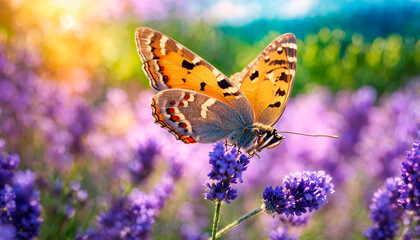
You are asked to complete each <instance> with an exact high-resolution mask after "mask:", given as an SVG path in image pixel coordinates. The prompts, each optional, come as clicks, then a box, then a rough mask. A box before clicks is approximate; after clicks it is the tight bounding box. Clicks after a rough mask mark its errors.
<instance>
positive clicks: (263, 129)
mask: <svg viewBox="0 0 420 240" xmlns="http://www.w3.org/2000/svg"><path fill="white" fill-rule="evenodd" d="M284 139H285V136H282V135H280V134H279V133H277V130H276V129H275V128H273V127H271V126H267V125H262V124H253V125H251V126H247V127H244V128H242V129H238V130H237V131H236V132H234V133H233V134H231V135H230V136H229V140H230V141H231V142H232V143H234V144H235V145H237V147H239V148H241V149H246V151H247V152H248V154H249V155H254V154H255V153H258V152H261V151H262V150H263V149H264V148H274V147H276V146H278V145H279V144H280V143H281V142H282V141H283V140H284Z"/></svg>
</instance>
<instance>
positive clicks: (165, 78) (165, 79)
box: [163, 75, 169, 83]
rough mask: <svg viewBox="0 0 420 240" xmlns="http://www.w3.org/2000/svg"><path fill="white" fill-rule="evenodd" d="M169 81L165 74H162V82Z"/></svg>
mask: <svg viewBox="0 0 420 240" xmlns="http://www.w3.org/2000/svg"><path fill="white" fill-rule="evenodd" d="M168 81H169V77H168V76H166V75H163V82H164V83H167V82H168Z"/></svg>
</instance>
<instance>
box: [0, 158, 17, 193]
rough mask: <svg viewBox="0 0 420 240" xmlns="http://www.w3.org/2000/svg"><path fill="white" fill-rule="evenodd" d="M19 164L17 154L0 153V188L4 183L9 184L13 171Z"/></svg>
mask: <svg viewBox="0 0 420 240" xmlns="http://www.w3.org/2000/svg"><path fill="white" fill-rule="evenodd" d="M19 164H20V158H19V156H18V155H17V154H4V155H3V154H1V153H0V187H1V186H4V184H6V183H11V182H12V179H13V176H14V174H15V170H16V169H17V167H18V166H19Z"/></svg>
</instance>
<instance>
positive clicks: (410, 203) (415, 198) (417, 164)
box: [398, 140, 420, 216]
mask: <svg viewBox="0 0 420 240" xmlns="http://www.w3.org/2000/svg"><path fill="white" fill-rule="evenodd" d="M401 177H402V180H403V181H404V184H402V186H401V188H400V194H401V196H400V199H399V200H398V204H400V205H401V206H402V207H404V209H406V210H411V211H414V212H415V213H416V215H417V216H420V141H419V140H417V141H415V142H414V143H413V148H412V150H411V151H408V152H407V161H405V162H403V163H402V168H401Z"/></svg>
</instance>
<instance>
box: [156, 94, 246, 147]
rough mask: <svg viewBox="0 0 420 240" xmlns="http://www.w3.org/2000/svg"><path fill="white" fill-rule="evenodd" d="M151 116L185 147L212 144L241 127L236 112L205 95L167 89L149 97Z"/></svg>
mask: <svg viewBox="0 0 420 240" xmlns="http://www.w3.org/2000/svg"><path fill="white" fill-rule="evenodd" d="M151 106H152V109H153V116H154V117H155V120H156V122H157V123H159V124H160V125H161V126H162V127H164V128H167V129H168V130H169V131H170V132H171V133H173V134H174V135H175V136H176V137H177V139H181V140H182V141H184V142H185V143H195V142H201V143H212V142H216V141H218V140H221V139H224V138H227V137H228V136H229V134H231V133H232V132H234V131H236V130H238V129H239V128H241V127H243V126H245V122H244V121H243V120H242V118H241V116H240V114H239V112H238V111H236V110H235V109H233V108H232V107H231V106H229V105H228V104H226V103H224V102H222V101H219V100H217V99H215V98H213V97H210V96H207V95H205V94H202V93H199V92H194V91H189V90H183V89H168V90H163V91H160V92H159V93H157V94H156V95H154V96H153V97H152V104H151Z"/></svg>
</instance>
